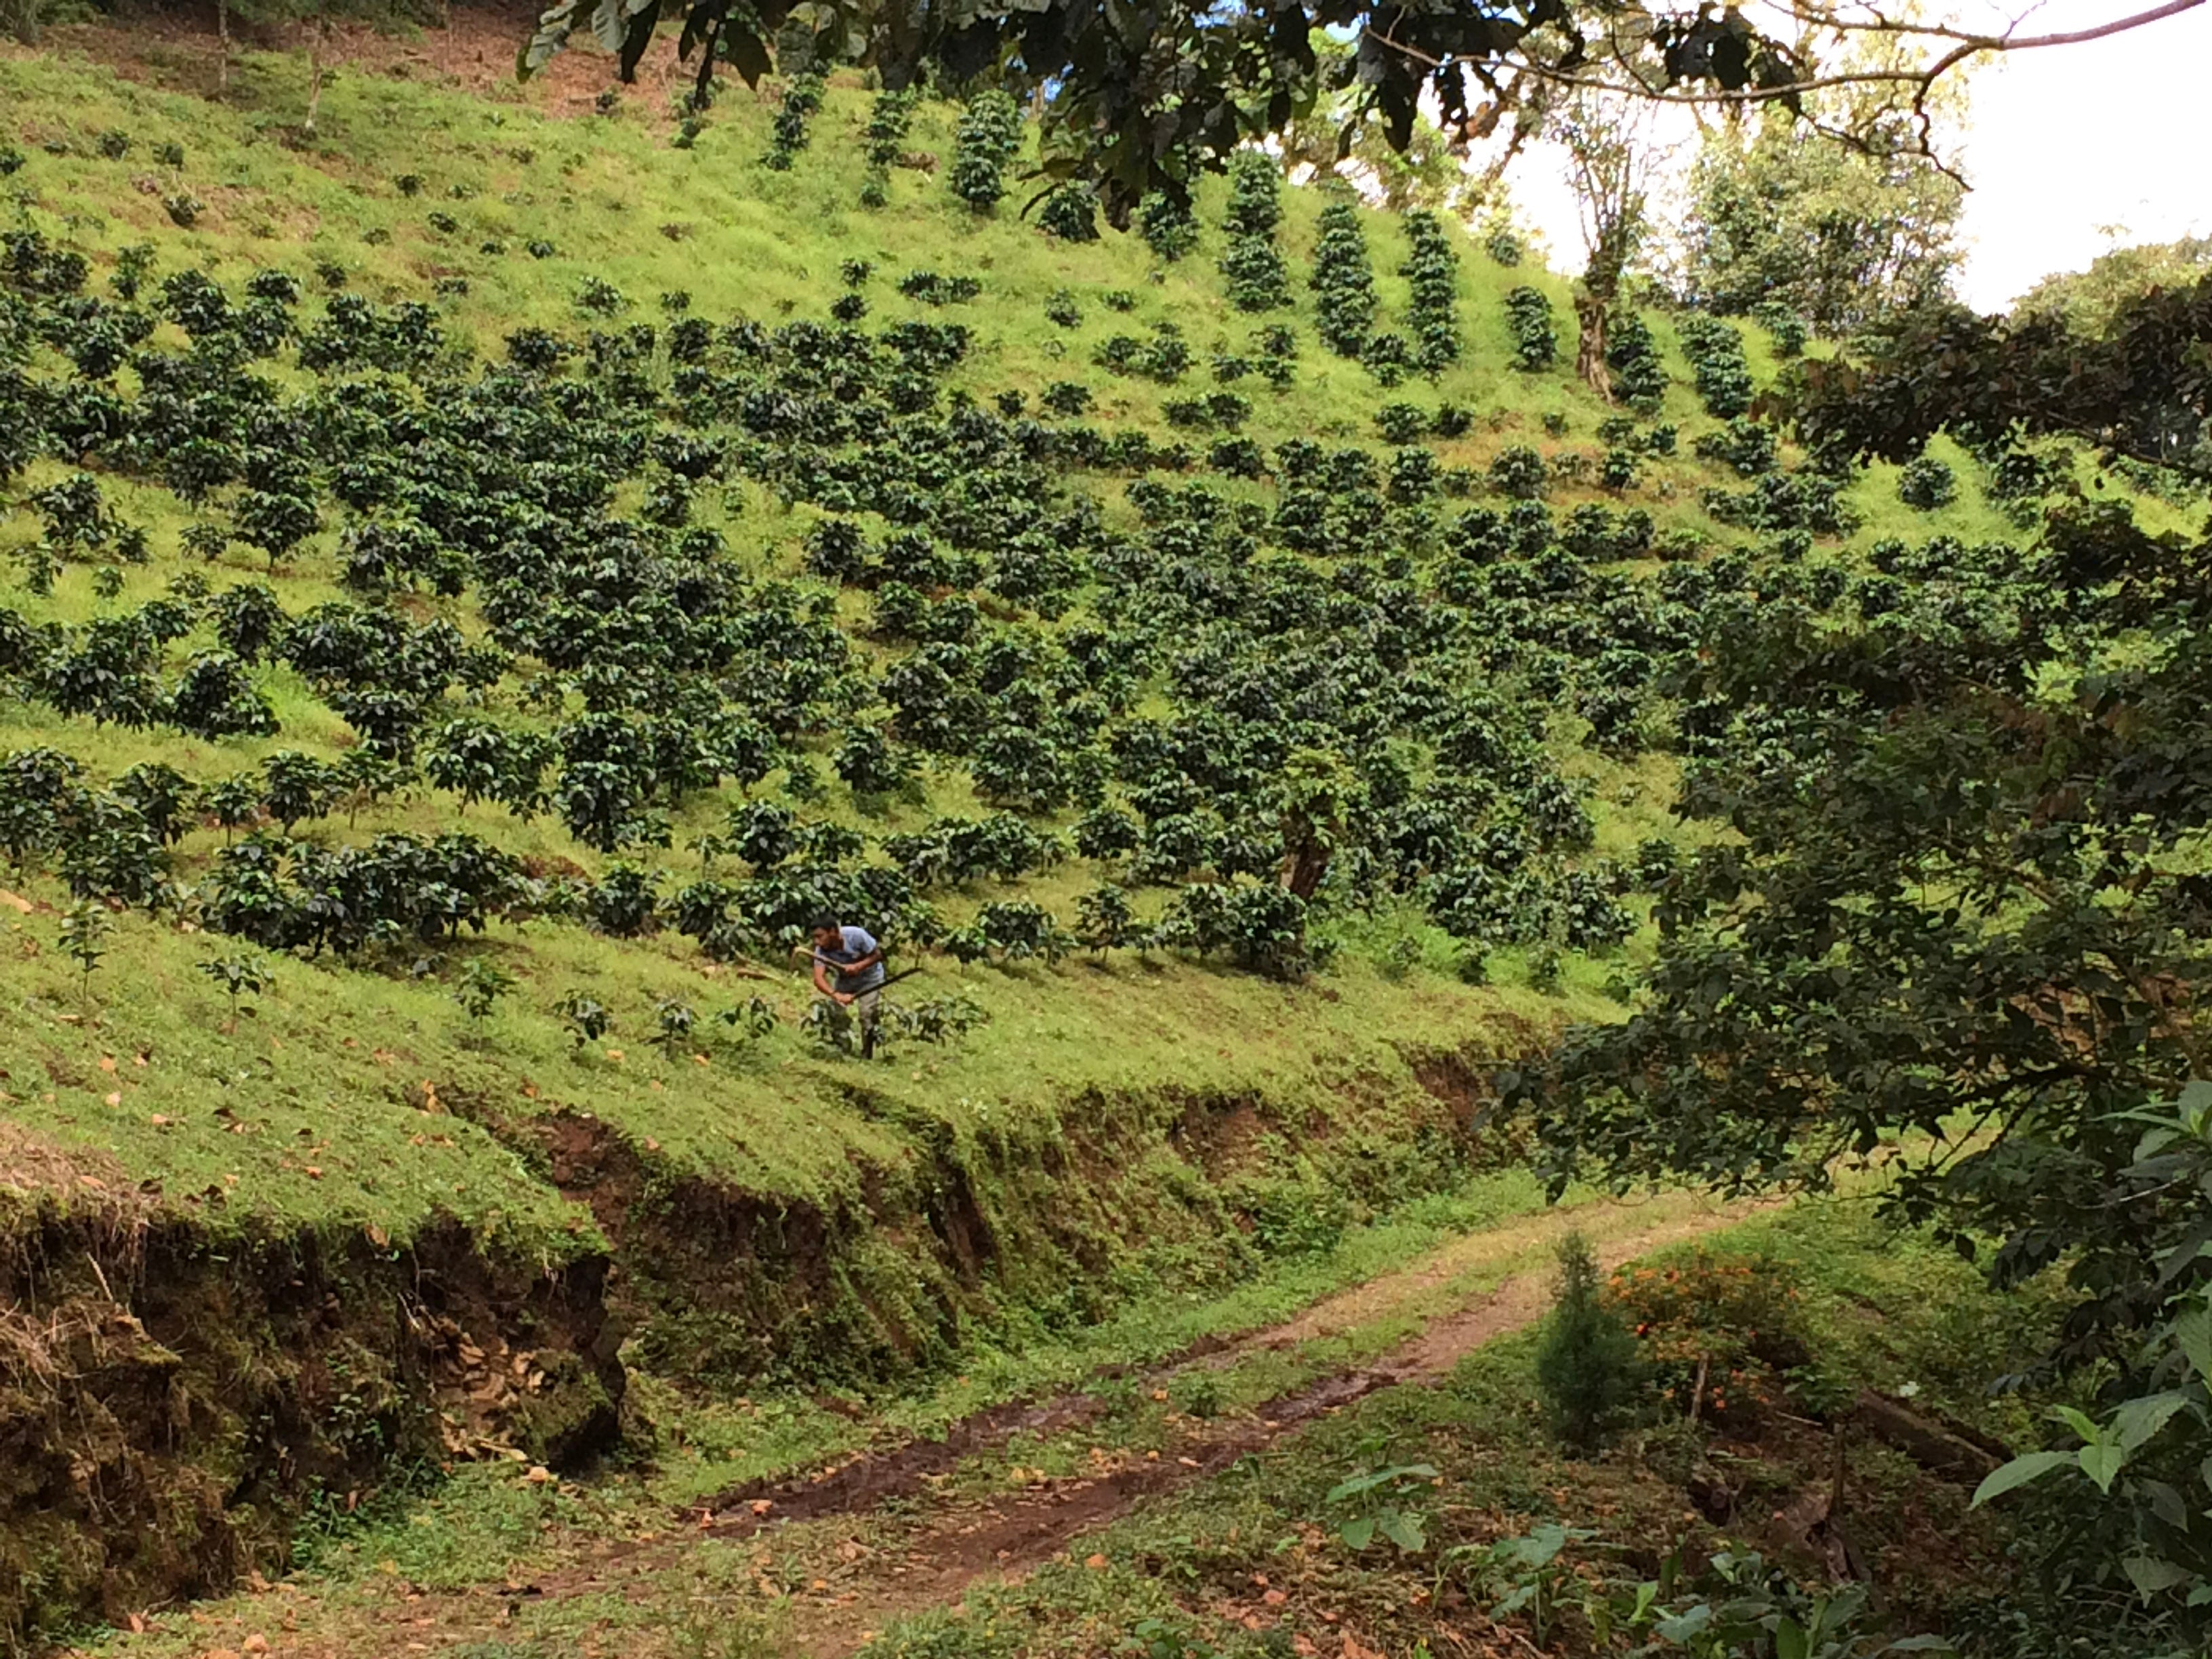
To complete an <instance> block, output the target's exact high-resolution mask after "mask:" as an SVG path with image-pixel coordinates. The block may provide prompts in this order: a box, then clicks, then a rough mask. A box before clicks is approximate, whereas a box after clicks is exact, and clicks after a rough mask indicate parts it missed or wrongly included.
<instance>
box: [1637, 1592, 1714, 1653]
mask: <svg viewBox="0 0 2212 1659" xmlns="http://www.w3.org/2000/svg"><path fill="white" fill-rule="evenodd" d="M1712 1622H1713V1610H1712V1608H1711V1607H1709V1606H1707V1605H1706V1604H1705V1602H1703V1601H1700V1602H1699V1603H1698V1605H1697V1606H1695V1607H1686V1608H1685V1609H1683V1611H1681V1612H1680V1613H1674V1614H1673V1615H1672V1616H1671V1617H1668V1618H1665V1619H1662V1620H1659V1621H1658V1622H1657V1623H1656V1624H1655V1625H1653V1626H1651V1628H1652V1629H1653V1630H1654V1631H1655V1632H1657V1633H1658V1634H1659V1636H1661V1637H1662V1638H1664V1639H1665V1640H1667V1641H1669V1642H1679V1643H1680V1644H1682V1645H1683V1646H1684V1647H1687V1646H1688V1645H1689V1644H1690V1643H1691V1642H1692V1640H1693V1639H1694V1638H1696V1636H1697V1635H1698V1633H1699V1632H1700V1631H1702V1630H1704V1629H1705V1626H1708V1625H1710V1624H1711V1623H1712Z"/></svg>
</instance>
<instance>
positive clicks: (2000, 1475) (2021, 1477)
mask: <svg viewBox="0 0 2212 1659" xmlns="http://www.w3.org/2000/svg"><path fill="white" fill-rule="evenodd" d="M2074 1462H2075V1456H2074V1454H2073V1453H2072V1452H2062V1451H2037V1452H2024V1453H2022V1454H2021V1455H2020V1456H2018V1457H2015V1458H2014V1459H2013V1460H2012V1462H2009V1463H2007V1464H2005V1465H2003V1466H2002V1468H1995V1469H1992V1470H1990V1473H1989V1474H1987V1475H1986V1476H1984V1478H1983V1480H1982V1484H1981V1485H1980V1486H1977V1487H1975V1488H1974V1501H1973V1504H1972V1507H1973V1508H1975V1509H1979V1508H1981V1506H1982V1505H1983V1504H1986V1503H1988V1502H1989V1501H1990V1499H1991V1498H2002V1497H2003V1496H2004V1495H2005V1493H2007V1492H2010V1491H2011V1490H2012V1489H2013V1488H2014V1487H2015V1486H2026V1485H2027V1483H2028V1482H2029V1481H2031V1480H2041V1479H2042V1478H2043V1477H2044V1476H2045V1475H2046V1474H2050V1473H2051V1471H2052V1470H2053V1469H2063V1468H2069V1466H2071V1465H2072V1464H2073V1463H2074Z"/></svg>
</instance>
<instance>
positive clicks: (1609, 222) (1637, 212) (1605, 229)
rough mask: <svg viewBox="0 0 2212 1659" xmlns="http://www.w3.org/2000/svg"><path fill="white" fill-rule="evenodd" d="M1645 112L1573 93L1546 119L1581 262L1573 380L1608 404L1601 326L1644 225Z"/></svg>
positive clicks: (1653, 153)
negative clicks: (1577, 227) (1571, 204)
mask: <svg viewBox="0 0 2212 1659" xmlns="http://www.w3.org/2000/svg"><path fill="white" fill-rule="evenodd" d="M1650 113H1651V112H1650V106H1648V105H1642V104H1634V103H1631V102H1630V101H1628V100H1626V99H1620V98H1615V97H1613V96H1611V95H1609V94H1602V93H1593V92H1586V91H1577V92H1575V93H1573V94H1571V95H1569V96H1568V97H1567V98H1565V100H1562V101H1561V102H1560V104H1559V108H1558V109H1557V111H1556V112H1555V113H1554V114H1553V118H1552V137H1553V138H1554V139H1555V140H1557V141H1558V143H1559V148H1560V149H1562V150H1564V151H1565V154H1566V157H1567V182H1568V184H1569V185H1571V187H1572V189H1573V191H1574V195H1575V212H1576V216H1577V221H1578V222H1579V223H1580V224H1581V227H1582V234H1583V253H1584V254H1585V255H1586V256H1587V258H1586V260H1585V263H1584V264H1583V274H1582V279H1581V280H1580V281H1579V282H1577V283H1576V284H1575V322H1576V324H1577V327H1578V328H1579V330H1580V339H1579V341H1578V343H1577V345H1576V347H1575V373H1576V374H1579V375H1581V376H1582V378H1583V381H1584V382H1585V383H1586V384H1587V385H1588V386H1589V388H1590V390H1591V391H1593V392H1596V393H1597V395H1598V396H1599V397H1601V398H1606V399H1607V400H1608V401H1609V400H1610V399H1611V398H1612V397H1613V375H1612V372H1611V371H1610V370H1609V369H1607V367H1606V362H1605V349H1606V319H1607V318H1608V317H1610V316H1611V315H1612V314H1613V305H1614V303H1615V302H1616V301H1618V300H1619V299H1620V283H1621V278H1622V277H1623V276H1626V274H1627V271H1628V265H1629V262H1630V261H1631V260H1632V259H1633V258H1635V257H1636V251H1637V248H1638V245H1639V244H1640V243H1641V242H1642V241H1643V240H1644V232H1645V230H1646V229H1647V228H1649V224H1650V220H1649V218H1648V216H1647V214H1646V211H1645V210H1646V207H1647V204H1648V202H1649V198H1650V181H1651V173H1652V168H1653V167H1654V165H1655V164H1656V162H1657V161H1658V160H1659V159H1660V155H1659V151H1658V150H1657V149H1656V147H1655V146H1654V144H1653V143H1652V139H1651V131H1650Z"/></svg>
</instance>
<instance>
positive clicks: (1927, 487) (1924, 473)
mask: <svg viewBox="0 0 2212 1659" xmlns="http://www.w3.org/2000/svg"><path fill="white" fill-rule="evenodd" d="M1958 495H1959V477H1958V475H1957V474H1956V473H1955V472H1954V471H1952V470H1951V466H1950V463H1948V461H1942V460H1938V459H1936V457H1935V456H1933V455H1923V456H1921V457H1920V458H1919V459H1917V460H1911V461H1907V462H1906V463H1905V470H1904V471H1902V472H1900V473H1899V475H1898V479H1897V499H1898V500H1899V501H1903V502H1904V503H1905V505H1906V506H1907V507H1911V508H1912V509H1913V510H1914V511H1915V512H1918V513H1933V512H1935V511H1936V509H1937V508H1938V507H1948V506H1949V505H1950V504H1951V503H1952V502H1953V501H1956V500H1957V499H1958Z"/></svg>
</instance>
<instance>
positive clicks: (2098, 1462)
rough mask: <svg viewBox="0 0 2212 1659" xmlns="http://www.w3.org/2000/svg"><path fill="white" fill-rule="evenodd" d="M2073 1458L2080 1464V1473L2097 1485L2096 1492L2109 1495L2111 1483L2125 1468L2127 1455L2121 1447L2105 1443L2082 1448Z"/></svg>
mask: <svg viewBox="0 0 2212 1659" xmlns="http://www.w3.org/2000/svg"><path fill="white" fill-rule="evenodd" d="M2074 1458H2075V1462H2078V1463H2079V1464H2081V1473H2082V1474H2086V1475H2087V1476H2088V1477H2089V1478H2090V1479H2091V1480H2093V1481H2095V1482H2096V1483H2097V1490H2098V1491H2099V1492H2106V1493H2108V1494H2109V1493H2110V1492H2112V1482H2113V1481H2115V1480H2118V1479H2119V1478H2120V1471H2121V1470H2122V1469H2123V1468H2126V1467H2127V1462H2128V1454H2127V1452H2126V1450H2125V1449H2124V1448H2123V1447H2120V1446H2116V1445H2112V1444H2109V1443H2106V1444H2099V1445H2094V1446H2084V1447H2082V1448H2081V1450H2080V1451H2078V1452H2076V1453H2075V1454H2074Z"/></svg>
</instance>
